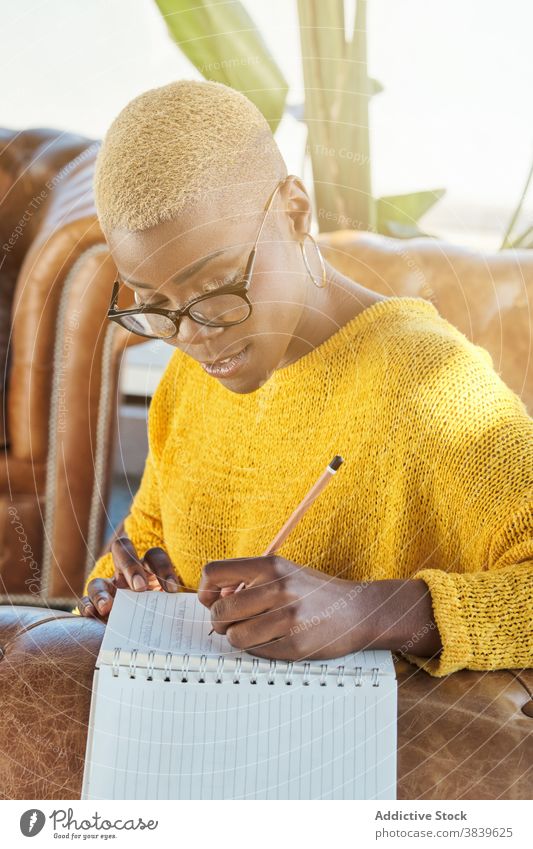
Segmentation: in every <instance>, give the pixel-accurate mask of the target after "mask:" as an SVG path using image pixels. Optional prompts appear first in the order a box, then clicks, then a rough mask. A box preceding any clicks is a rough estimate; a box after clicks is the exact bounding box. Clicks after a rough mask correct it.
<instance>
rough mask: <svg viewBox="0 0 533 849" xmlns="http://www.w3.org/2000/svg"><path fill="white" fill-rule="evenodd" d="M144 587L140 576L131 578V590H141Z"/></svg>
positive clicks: (144, 583) (144, 584)
mask: <svg viewBox="0 0 533 849" xmlns="http://www.w3.org/2000/svg"><path fill="white" fill-rule="evenodd" d="M145 586H146V582H145V580H144V578H143V577H142V575H134V576H133V589H134V590H142V589H144V588H145Z"/></svg>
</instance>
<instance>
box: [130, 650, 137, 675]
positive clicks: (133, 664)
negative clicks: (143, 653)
mask: <svg viewBox="0 0 533 849" xmlns="http://www.w3.org/2000/svg"><path fill="white" fill-rule="evenodd" d="M137 652H138V649H132V650H131V657H130V678H135V675H136V672H137Z"/></svg>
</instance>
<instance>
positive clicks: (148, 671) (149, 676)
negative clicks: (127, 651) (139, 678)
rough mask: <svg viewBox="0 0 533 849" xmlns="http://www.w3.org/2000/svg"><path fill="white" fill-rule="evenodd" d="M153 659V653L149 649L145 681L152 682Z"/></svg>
mask: <svg viewBox="0 0 533 849" xmlns="http://www.w3.org/2000/svg"><path fill="white" fill-rule="evenodd" d="M154 659H155V652H154V651H153V650H152V649H151V650H150V651H149V652H148V666H147V668H146V679H147V681H152V679H153V677H154Z"/></svg>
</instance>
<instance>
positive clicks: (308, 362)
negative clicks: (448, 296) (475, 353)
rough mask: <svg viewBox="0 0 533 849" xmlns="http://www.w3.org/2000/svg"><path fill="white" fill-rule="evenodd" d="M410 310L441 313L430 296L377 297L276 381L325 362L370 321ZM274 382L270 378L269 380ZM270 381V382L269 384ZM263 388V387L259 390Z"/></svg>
mask: <svg viewBox="0 0 533 849" xmlns="http://www.w3.org/2000/svg"><path fill="white" fill-rule="evenodd" d="M406 310H409V311H411V310H415V311H416V310H419V311H421V312H422V313H426V314H428V315H439V312H438V310H437V308H436V307H435V305H434V304H432V303H431V301H428V300H427V299H426V298H421V297H415V296H410V295H391V296H388V297H387V298H386V300H383V301H375V302H374V303H373V304H370V306H369V307H365V309H364V310H362V311H361V312H360V313H358V314H357V315H356V316H354V318H352V319H350V321H348V322H346V324H343V325H341V327H339V329H338V330H336V331H335V333H332V335H331V336H328V338H327V339H325V340H324V341H323V342H321V343H320V345H317V347H316V348H313V350H312V351H309V352H308V353H307V354H304V355H303V356H302V357H300V358H299V359H297V360H295V362H293V363H290V364H289V365H288V366H285V367H284V368H281V369H276V371H275V372H274V373H273V375H272V376H271V380H273V381H274V382H275V383H276V385H281V384H284V383H287V382H289V381H291V380H294V379H295V378H297V377H299V376H300V375H301V374H303V373H304V372H305V371H306V370H307V369H312V368H313V367H314V366H315V365H317V364H318V363H320V362H322V361H323V360H324V359H325V358H326V357H329V356H330V355H331V354H332V353H334V352H335V351H337V350H339V349H340V348H342V347H343V346H344V345H345V344H346V343H347V342H348V341H349V340H351V339H353V337H354V336H355V335H356V334H357V333H359V332H360V331H361V330H363V329H364V328H365V327H368V325H369V324H371V323H372V322H374V321H376V320H377V319H379V318H381V317H382V316H386V315H389V314H393V315H394V314H395V313H397V312H400V313H401V312H405V311H406ZM267 383H270V381H267ZM265 385H266V384H265ZM259 391H261V390H259Z"/></svg>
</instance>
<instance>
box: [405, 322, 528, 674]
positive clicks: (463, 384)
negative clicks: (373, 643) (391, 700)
mask: <svg viewBox="0 0 533 849" xmlns="http://www.w3.org/2000/svg"><path fill="white" fill-rule="evenodd" d="M433 366H435V364H433ZM426 376H427V380H424V381H423V383H422V384H421V385H420V386H419V387H418V392H417V399H418V400H417V404H418V410H417V412H418V414H419V416H420V418H419V421H420V420H422V421H425V422H426V423H427V427H424V428H423V430H424V432H425V434H426V439H427V442H426V448H427V450H428V452H429V454H428V455H427V456H431V461H430V465H431V468H432V479H433V481H434V483H433V487H434V489H436V490H438V492H436V493H435V495H434V499H435V500H434V506H436V509H437V512H438V514H439V516H440V517H441V519H442V517H445V521H444V523H443V524H444V526H445V527H446V531H447V533H448V534H449V535H450V536H453V537H454V538H456V539H457V540H458V541H459V550H460V553H461V554H460V557H459V558H458V560H457V561H456V562H454V563H452V564H449V563H438V564H437V563H436V564H435V566H438V568H428V567H426V566H425V567H423V568H421V569H420V570H418V571H417V572H416V573H415V574H414V575H412V576H411V577H413V578H420V579H422V580H424V581H425V582H426V584H427V585H428V587H429V590H430V593H431V599H432V606H433V613H434V619H435V623H436V625H437V627H438V629H439V633H440V636H441V642H442V646H443V647H442V649H441V651H440V652H439V653H438V655H437V656H435V657H433V658H423V657H419V656H417V655H413V654H408V653H405V657H406V658H407V659H408V660H409V661H410V662H412V663H414V664H416V665H417V666H419V667H421V668H423V669H425V670H426V671H427V672H428V673H429V674H430V675H433V676H436V677H441V676H443V675H447V674H449V673H451V672H455V671H457V670H460V669H472V670H480V671H481V670H496V669H508V668H524V667H526V668H527V667H531V666H533V419H531V417H530V416H529V415H528V413H527V411H526V408H525V406H524V404H523V403H522V401H521V400H520V399H519V397H518V396H517V395H516V394H515V393H513V392H512V390H511V389H510V388H509V387H508V386H507V385H506V384H505V383H504V382H503V380H502V379H501V378H500V377H499V375H498V374H497V373H496V372H495V371H494V369H493V365H492V360H491V358H490V355H489V354H488V352H487V351H485V350H484V349H482V348H480V347H478V346H476V345H473V344H472V343H471V342H469V341H468V340H467V339H466V337H463V339H462V340H461V343H460V344H459V345H458V346H457V347H455V345H452V346H451V347H450V349H449V350H448V353H447V355H446V357H444V358H443V360H442V362H441V363H440V364H439V366H438V367H437V368H433V370H432V372H431V376H430V373H429V371H428V373H427V375H426ZM429 410H431V414H430V415H429V416H428V411H429Z"/></svg>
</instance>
